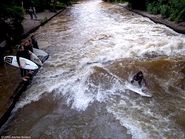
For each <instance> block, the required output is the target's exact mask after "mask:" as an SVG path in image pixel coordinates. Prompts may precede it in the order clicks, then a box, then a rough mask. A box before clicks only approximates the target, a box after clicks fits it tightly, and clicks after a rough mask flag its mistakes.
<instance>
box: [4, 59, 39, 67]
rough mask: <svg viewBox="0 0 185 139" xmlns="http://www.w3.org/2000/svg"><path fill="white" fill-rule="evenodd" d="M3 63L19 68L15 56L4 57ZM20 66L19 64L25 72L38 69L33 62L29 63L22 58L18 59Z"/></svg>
mask: <svg viewBox="0 0 185 139" xmlns="http://www.w3.org/2000/svg"><path fill="white" fill-rule="evenodd" d="M4 62H5V63H8V64H10V65H12V66H14V67H17V68H19V65H18V63H17V58H16V56H5V57H4ZM20 64H21V66H22V68H23V69H27V70H36V69H38V66H37V64H35V63H34V62H32V61H30V60H28V59H26V58H23V57H20Z"/></svg>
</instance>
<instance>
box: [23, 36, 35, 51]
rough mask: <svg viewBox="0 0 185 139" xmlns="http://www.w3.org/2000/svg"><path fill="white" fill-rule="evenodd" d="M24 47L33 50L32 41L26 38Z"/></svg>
mask: <svg viewBox="0 0 185 139" xmlns="http://www.w3.org/2000/svg"><path fill="white" fill-rule="evenodd" d="M24 49H26V50H27V51H31V52H33V47H32V43H31V40H29V39H28V40H25V42H24Z"/></svg>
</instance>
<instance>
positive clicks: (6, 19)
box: [0, 0, 24, 41]
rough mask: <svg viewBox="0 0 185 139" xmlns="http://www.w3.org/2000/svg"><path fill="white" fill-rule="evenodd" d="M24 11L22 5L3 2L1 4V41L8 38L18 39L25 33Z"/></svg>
mask: <svg viewBox="0 0 185 139" xmlns="http://www.w3.org/2000/svg"><path fill="white" fill-rule="evenodd" d="M23 15H24V10H23V8H22V7H21V6H20V3H16V2H14V1H10V0H9V1H8V0H6V1H5V0H3V1H1V2H0V30H1V33H0V41H1V40H3V39H6V37H7V36H10V37H13V38H18V37H19V36H20V35H19V34H20V33H22V32H23V28H22V25H21V22H22V20H23Z"/></svg>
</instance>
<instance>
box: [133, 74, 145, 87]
mask: <svg viewBox="0 0 185 139" xmlns="http://www.w3.org/2000/svg"><path fill="white" fill-rule="evenodd" d="M143 79H144V76H143V73H142V72H141V71H140V72H138V73H137V74H136V75H134V77H133V79H132V81H131V83H133V82H134V81H137V82H138V84H139V85H140V86H141V82H142V80H143Z"/></svg>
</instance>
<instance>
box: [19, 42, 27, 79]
mask: <svg viewBox="0 0 185 139" xmlns="http://www.w3.org/2000/svg"><path fill="white" fill-rule="evenodd" d="M20 57H23V58H26V59H30V53H29V51H27V50H25V49H24V46H23V45H19V46H18V51H17V54H16V58H17V63H18V65H19V67H20V71H21V77H22V79H23V81H27V80H28V79H29V76H27V74H28V70H25V69H23V68H22V65H21V63H20V59H19V58H20Z"/></svg>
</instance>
